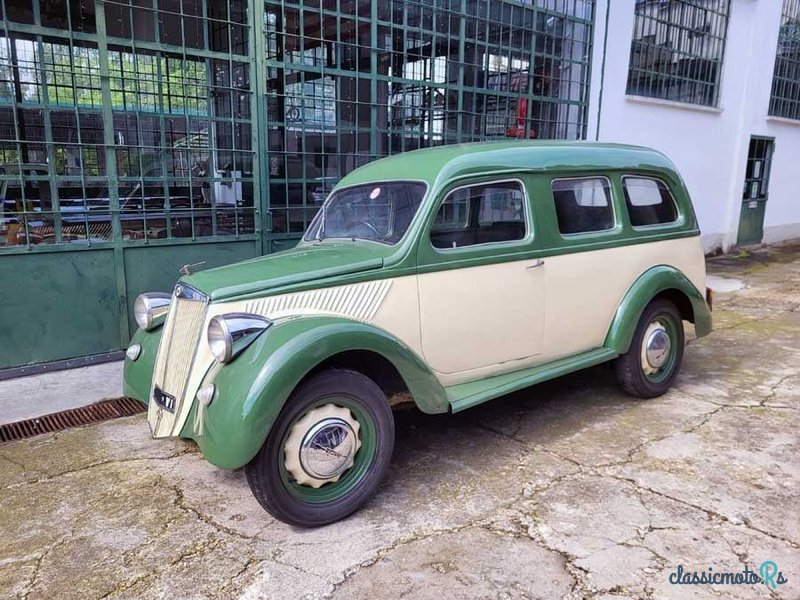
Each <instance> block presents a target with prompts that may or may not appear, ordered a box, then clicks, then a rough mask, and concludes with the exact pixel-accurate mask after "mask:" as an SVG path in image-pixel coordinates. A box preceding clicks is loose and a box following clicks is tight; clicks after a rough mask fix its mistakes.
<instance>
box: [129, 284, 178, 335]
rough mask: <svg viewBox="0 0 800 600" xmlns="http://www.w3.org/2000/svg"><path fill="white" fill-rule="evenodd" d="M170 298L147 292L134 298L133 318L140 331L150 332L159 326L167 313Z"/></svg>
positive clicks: (166, 295)
mask: <svg viewBox="0 0 800 600" xmlns="http://www.w3.org/2000/svg"><path fill="white" fill-rule="evenodd" d="M171 301H172V296H170V295H169V294H161V293H159V292H149V293H147V294H139V295H138V296H136V302H134V303H133V316H134V318H135V319H136V323H137V324H138V325H139V327H141V328H142V329H144V330H146V331H150V330H151V329H154V328H156V327H158V326H159V325H161V324H162V323H163V322H164V319H165V318H166V316H167V313H168V312H169V303H170V302H171Z"/></svg>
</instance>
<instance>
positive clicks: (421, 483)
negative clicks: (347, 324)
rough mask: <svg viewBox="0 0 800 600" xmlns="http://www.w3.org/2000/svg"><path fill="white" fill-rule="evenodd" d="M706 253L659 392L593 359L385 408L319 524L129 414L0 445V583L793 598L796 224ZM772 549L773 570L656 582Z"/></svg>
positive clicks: (325, 593)
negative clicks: (630, 388) (770, 576)
mask: <svg viewBox="0 0 800 600" xmlns="http://www.w3.org/2000/svg"><path fill="white" fill-rule="evenodd" d="M709 272H711V273H713V274H715V275H718V276H721V277H728V278H738V279H741V280H742V281H743V282H744V283H745V284H746V287H745V288H744V289H742V290H740V291H736V292H731V293H727V294H719V295H717V302H716V306H715V311H714V318H715V326H716V330H715V332H714V333H713V334H712V335H710V336H708V337H706V338H702V339H700V340H692V341H690V342H689V345H688V347H687V349H686V356H685V361H684V367H683V371H682V372H681V375H680V377H679V379H678V381H677V385H676V387H675V389H674V390H672V391H671V392H670V393H668V394H667V395H665V396H663V397H661V398H658V399H655V400H651V401H644V402H643V401H639V400H634V399H632V398H629V397H627V396H625V395H624V394H623V393H622V392H620V391H619V389H618V388H617V387H616V385H615V383H614V377H613V372H612V371H611V370H609V369H608V368H604V367H600V368H596V369H592V370H590V371H587V372H584V373H581V374H576V375H571V376H568V377H564V378H561V379H559V380H557V381H553V382H549V383H547V384H544V385H540V386H538V387H535V388H532V389H529V390H526V391H524V392H520V393H517V394H513V395H511V396H508V397H505V398H502V399H499V400H497V401H494V402H492V403H489V404H486V405H483V406H481V407H478V408H476V409H473V410H471V411H467V412H465V413H461V414H458V415H455V416H452V415H450V416H447V415H445V416H436V417H432V416H425V415H422V414H419V413H416V412H413V411H408V412H403V413H399V414H398V415H397V428H398V437H397V446H396V450H395V456H394V459H393V462H392V466H391V469H390V472H389V474H388V477H387V479H386V481H385V483H384V485H383V486H382V487H381V489H380V490H379V492H378V494H377V495H376V496H375V497H374V498H373V499H372V501H370V502H369V503H368V504H367V506H366V507H365V508H364V509H362V510H361V511H360V512H358V513H356V514H355V515H354V516H352V517H351V518H349V519H347V520H345V521H343V522H340V523H337V524H334V525H331V526H328V527H325V528H322V529H317V530H299V529H294V528H291V527H288V526H286V525H284V524H282V523H280V522H276V521H275V520H273V519H272V518H270V517H269V515H268V514H266V513H265V512H264V511H263V510H262V509H261V508H260V507H259V506H258V504H257V503H256V501H255V500H254V499H253V498H252V496H251V495H250V492H249V490H248V487H247V484H246V482H245V479H244V474H243V473H242V472H240V471H234V472H230V471H222V470H219V469H216V468H214V467H212V466H210V465H209V464H208V463H206V462H205V461H204V460H203V459H202V456H201V455H200V454H199V453H198V452H197V450H196V448H195V447H194V446H193V445H192V444H190V443H188V442H184V441H181V440H168V441H154V440H152V439H150V437H149V432H148V428H147V426H146V424H145V422H144V417H142V416H137V417H131V418H127V419H120V420H117V421H112V422H107V423H103V424H100V425H95V426H91V427H85V428H81V429H74V430H70V431H65V432H62V433H58V434H53V435H46V436H41V437H37V438H33V439H30V440H26V441H22V442H17V443H13V444H7V445H4V446H0V465H1V466H0V531H2V543H1V544H0V596H2V597H9V598H11V597H19V598H30V599H33V598H56V597H57V598H81V599H83V598H106V597H110V598H139V597H190V596H191V597H202V598H229V597H236V596H238V597H244V598H297V597H309V598H358V597H374V596H378V597H385V598H395V597H401V596H406V597H414V598H435V599H437V600H438V599H441V598H445V597H459V598H490V597H491V598H543V599H553V598H592V599H595V600H601V599H602V600H611V599H615V600H619V599H622V598H629V599H637V598H697V599H701V598H787V599H797V598H800V511H799V510H798V507H800V454H799V451H800V434H798V431H797V428H796V424H797V417H798V409H800V311H799V310H798V307H799V306H800V245H786V246H780V247H774V248H771V249H769V250H768V251H764V252H761V253H759V254H756V255H750V256H741V257H728V258H722V259H715V260H712V261H710V264H709ZM731 287H733V288H735V287H736V286H731ZM767 560H771V561H774V562H775V563H776V564H777V565H778V566H779V568H780V570H781V571H782V573H783V574H784V576H785V577H786V578H787V579H788V583H786V584H784V585H782V586H780V587H778V589H777V590H770V589H768V588H767V587H766V586H764V585H761V584H759V585H716V586H708V585H705V586H675V585H671V584H670V582H669V575H670V573H672V572H674V571H675V569H676V568H677V566H678V565H683V567H684V569H686V570H690V571H695V570H697V571H705V570H707V569H708V568H709V567H711V568H713V569H714V571H739V570H741V569H742V568H743V567H744V565H749V567H750V568H751V569H758V567H759V566H760V565H761V564H762V563H763V562H764V561H767Z"/></svg>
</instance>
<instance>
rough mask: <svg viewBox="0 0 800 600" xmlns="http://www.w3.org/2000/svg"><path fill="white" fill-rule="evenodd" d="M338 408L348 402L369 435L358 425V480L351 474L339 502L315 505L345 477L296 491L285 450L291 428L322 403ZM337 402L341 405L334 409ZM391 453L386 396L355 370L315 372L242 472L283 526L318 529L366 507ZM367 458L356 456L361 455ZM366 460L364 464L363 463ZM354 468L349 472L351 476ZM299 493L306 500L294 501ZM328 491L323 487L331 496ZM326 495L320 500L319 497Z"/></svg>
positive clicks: (390, 417) (391, 433)
mask: <svg viewBox="0 0 800 600" xmlns="http://www.w3.org/2000/svg"><path fill="white" fill-rule="evenodd" d="M326 399H330V404H334V405H336V406H340V405H343V403H345V402H346V403H350V407H349V408H350V410H351V415H353V416H354V418H356V420H358V421H359V424H360V425H361V419H358V418H357V417H356V415H357V414H361V415H362V419H363V420H364V423H365V424H366V423H367V421H369V423H370V425H369V428H368V430H369V432H371V433H368V432H367V431H368V430H367V428H365V427H364V426H363V425H362V428H361V429H360V430H359V439H361V441H362V445H361V447H360V448H359V450H358V451H357V452H356V454H355V459H356V460H357V461H359V462H358V463H356V464H357V465H360V466H359V468H358V478H357V479H355V475H356V474H355V472H354V473H353V475H352V477H351V482H350V486H349V487H347V488H346V491H343V492H342V495H341V497H337V498H335V499H332V500H324V499H322V500H319V501H317V498H316V497H315V494H318V490H326V486H333V485H339V483H340V482H341V483H344V479H345V477H346V476H347V474H348V472H345V473H344V474H343V475H342V476H341V479H340V482H337V483H326V484H324V485H322V486H321V487H320V488H318V490H314V489H312V488H311V487H308V486H298V484H297V483H296V481H294V479H293V478H292V476H291V475H289V474H288V473H287V471H286V468H285V467H284V460H285V455H284V447H285V441H286V439H287V437H288V435H289V431H290V429H291V427H292V426H293V425H294V424H295V423H296V422H297V421H298V420H299V419H300V418H302V417H303V415H305V414H306V413H307V412H308V411H309V410H312V409H313V407H315V406H321V405H324V404H326V403H325V400H326ZM337 399H338V400H339V403H338V404H337ZM366 435H369V439H370V440H371V443H370V444H369V447H367V443H366V440H365V439H363V438H364V436H366ZM393 450H394V417H393V415H392V410H391V407H390V406H389V402H388V401H387V398H386V395H385V394H384V393H383V391H382V390H381V389H380V388H379V387H378V386H377V384H376V383H375V382H374V381H372V380H371V379H369V378H368V377H366V376H364V375H362V374H361V373H358V372H356V371H351V370H345V369H330V370H327V371H323V372H321V373H318V374H316V375H314V376H312V377H311V378H309V379H308V380H306V381H304V382H303V383H302V384H301V385H299V386H298V387H297V389H295V391H294V392H293V393H292V395H291V396H290V397H289V399H288V400H287V402H286V405H285V406H284V408H283V410H282V411H281V413H280V415H279V416H278V418H277V420H276V421H275V424H274V425H273V427H272V429H271V431H270V433H269V435H268V436H267V439H266V441H265V442H264V445H263V446H262V447H261V450H259V452H258V454H257V455H256V456H255V458H254V459H253V460H252V461H251V462H250V463H249V464H248V465H247V466H246V467H245V474H246V475H247V483H248V484H249V485H250V489H251V491H252V492H253V495H254V496H255V497H256V500H258V502H259V503H260V504H261V506H263V507H264V508H265V509H266V510H267V511H268V512H269V513H270V514H271V515H272V516H274V517H275V518H276V519H280V520H281V521H283V522H284V523H288V524H290V525H295V526H299V527H319V526H321V525H327V524H329V523H333V522H334V521H338V520H340V519H343V518H344V517H346V516H348V515H350V514H351V513H353V512H354V511H356V510H357V509H358V508H360V507H361V505H362V504H364V502H366V501H367V500H368V499H369V497H370V496H371V495H372V494H373V492H374V491H375V488H377V487H378V484H379V483H380V482H381V480H382V479H383V476H384V473H385V472H386V468H387V466H388V465H389V461H390V460H391V457H392V451H393ZM361 452H366V453H367V454H365V455H363V456H359V453H361ZM365 461H366V462H365ZM355 469H356V465H354V466H353V467H351V469H349V471H354V470H355ZM298 489H300V491H301V492H302V494H304V498H306V499H301V498H298V495H297V494H298ZM330 490H331V488H327V493H328V494H330V493H331V492H330ZM323 496H324V493H321V494H320V495H319V497H320V498H322V497H323Z"/></svg>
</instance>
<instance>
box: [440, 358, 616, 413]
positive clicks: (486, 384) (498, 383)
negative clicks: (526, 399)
mask: <svg viewBox="0 0 800 600" xmlns="http://www.w3.org/2000/svg"><path fill="white" fill-rule="evenodd" d="M617 356H618V354H617V353H616V352H614V351H613V350H610V349H608V348H597V349H595V350H590V351H589V352H583V353H581V354H576V355H574V356H568V357H566V358H562V359H559V360H555V361H551V362H549V363H545V364H543V365H537V366H535V367H531V368H529V369H522V370H520V371H514V372H513V373H505V374H503V375H497V376H495V377H489V378H487V379H479V380H477V381H470V382H467V383H461V384H459V385H454V386H450V387H448V388H446V389H447V397H448V398H449V400H450V405H451V407H452V410H453V412H459V411H462V410H466V409H467V408H471V407H473V406H475V405H477V404H481V403H483V402H486V401H487V400H492V399H494V398H498V397H500V396H504V395H505V394H510V393H511V392H516V391H517V390H521V389H524V388H526V387H529V386H532V385H535V384H537V383H542V382H543V381H547V380H548V379H554V378H555V377H560V376H561V375H566V374H567V373H572V372H573V371H579V370H580V369H586V368H588V367H593V366H594V365H599V364H600V363H603V362H606V361H608V360H611V359H613V358H616V357H617Z"/></svg>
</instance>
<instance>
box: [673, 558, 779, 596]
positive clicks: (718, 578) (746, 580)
mask: <svg viewBox="0 0 800 600" xmlns="http://www.w3.org/2000/svg"><path fill="white" fill-rule="evenodd" d="M788 581H789V580H788V579H787V578H786V577H784V575H783V573H782V572H781V571H780V570H779V569H778V565H777V563H775V561H772V560H765V561H764V562H763V563H761V566H760V567H759V568H758V570H757V571H751V570H750V567H749V566H747V565H745V566H744V569H743V570H741V571H714V568H713V567H708V569H707V570H705V571H686V570H684V568H683V565H678V568H677V569H676V570H675V571H674V572H673V573H670V575H669V582H670V583H671V584H673V585H755V584H758V583H763V584H764V585H766V586H767V587H768V588H770V589H772V590H775V589H778V586H779V585H783V584H784V583H786V582H788Z"/></svg>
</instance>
